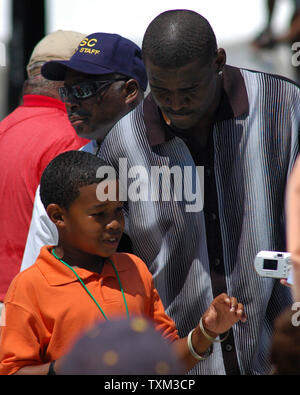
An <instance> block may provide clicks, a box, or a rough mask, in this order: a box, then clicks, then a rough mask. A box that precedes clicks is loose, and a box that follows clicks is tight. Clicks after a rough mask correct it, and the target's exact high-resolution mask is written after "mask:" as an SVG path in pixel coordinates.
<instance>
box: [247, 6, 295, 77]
mask: <svg viewBox="0 0 300 395" xmlns="http://www.w3.org/2000/svg"><path fill="white" fill-rule="evenodd" d="M276 3H278V0H266V5H267V22H266V26H265V28H264V29H263V31H262V32H261V33H259V35H258V36H257V37H256V38H255V39H254V40H253V41H252V43H251V44H252V46H253V47H254V48H256V49H258V50H263V49H271V48H274V47H275V46H276V45H279V44H289V45H290V46H292V45H293V44H294V43H297V42H300V0H292V3H293V14H292V17H291V20H290V24H289V28H288V29H287V30H286V31H285V32H284V33H281V34H276V33H275V31H274V29H273V28H272V22H273V19H274V12H275V9H276ZM299 46H300V43H299ZM292 49H293V48H292ZM297 49H299V47H297V48H296V50H297ZM293 50H294V49H293ZM294 67H295V73H296V76H295V79H296V81H297V82H298V83H300V66H299V65H298V66H294Z"/></svg>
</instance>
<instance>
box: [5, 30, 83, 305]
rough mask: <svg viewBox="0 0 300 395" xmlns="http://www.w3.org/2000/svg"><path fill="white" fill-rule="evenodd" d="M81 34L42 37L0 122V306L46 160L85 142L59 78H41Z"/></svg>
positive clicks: (65, 56)
mask: <svg viewBox="0 0 300 395" xmlns="http://www.w3.org/2000/svg"><path fill="white" fill-rule="evenodd" d="M84 37H85V35H84V34H81V33H78V32H73V31H63V30H59V31H56V32H54V33H51V34H49V35H47V36H46V37H44V38H43V39H42V40H41V41H40V42H39V43H38V44H37V45H36V46H35V48H34V50H33V52H32V54H31V57H30V59H29V63H28V65H27V74H28V79H27V80H26V81H25V82H24V89H23V91H24V95H23V98H22V104H21V105H20V106H19V107H17V108H16V109H15V110H14V111H13V112H12V113H11V114H9V115H8V116H7V117H6V118H5V119H3V120H2V121H1V122H0V152H1V155H0V168H1V181H0V199H1V203H2V204H1V209H0V225H1V239H0V304H1V306H2V302H3V300H4V296H5V294H6V291H7V289H8V286H9V284H10V282H11V280H12V278H13V277H14V276H15V275H16V274H17V273H18V272H19V270H20V266H21V261H22V257H23V252H24V248H25V243H26V238H27V233H28V229H29V225H30V219H31V213H32V207H33V201H34V196H35V192H36V189H37V186H38V185H39V182H40V177H41V174H42V172H43V171H44V169H45V167H46V166H47V164H48V163H49V162H50V161H51V160H52V159H53V158H54V157H55V156H56V155H58V154H59V153H61V152H63V151H68V150H72V149H78V148H80V147H82V146H83V145H84V144H86V143H87V142H88V141H89V140H87V139H83V138H81V137H79V136H77V134H76V132H75V130H74V128H73V127H72V125H71V123H70V121H69V119H68V116H67V111H66V106H65V104H64V103H63V102H62V101H61V100H60V97H59V94H58V88H59V87H61V86H62V83H60V82H56V81H55V82H53V81H49V80H46V79H45V78H44V77H43V76H42V75H41V67H42V65H43V64H44V63H45V62H47V61H49V60H64V59H69V58H70V57H71V56H72V54H73V53H74V51H75V49H76V48H77V46H78V45H79V43H80V41H81V40H82V39H83V38H84Z"/></svg>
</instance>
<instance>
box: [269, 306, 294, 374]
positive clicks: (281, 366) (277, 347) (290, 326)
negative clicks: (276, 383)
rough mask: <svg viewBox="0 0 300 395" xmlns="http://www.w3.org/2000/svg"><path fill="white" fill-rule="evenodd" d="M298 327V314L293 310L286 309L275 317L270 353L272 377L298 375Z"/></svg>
mask: <svg viewBox="0 0 300 395" xmlns="http://www.w3.org/2000/svg"><path fill="white" fill-rule="evenodd" d="M299 308H300V306H299V307H298V310H299ZM299 325H300V321H299V312H298V313H297V311H296V310H295V309H292V308H287V309H286V310H285V311H283V312H282V313H281V314H280V315H279V316H278V317H277V319H276V321H275V325H274V335H273V338H272V345H271V353H270V360H271V364H272V371H271V374H272V375H277V376H281V375H296V376H299V375H300V326H299Z"/></svg>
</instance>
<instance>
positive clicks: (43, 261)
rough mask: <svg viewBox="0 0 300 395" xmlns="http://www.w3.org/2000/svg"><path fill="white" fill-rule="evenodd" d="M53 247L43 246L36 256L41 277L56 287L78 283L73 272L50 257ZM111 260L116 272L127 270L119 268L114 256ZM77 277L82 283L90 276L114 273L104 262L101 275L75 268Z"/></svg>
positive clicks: (108, 275) (103, 275)
mask: <svg viewBox="0 0 300 395" xmlns="http://www.w3.org/2000/svg"><path fill="white" fill-rule="evenodd" d="M53 248H54V247H53V246H44V247H42V249H41V252H40V255H39V256H38V258H37V260H36V264H37V266H38V268H39V270H40V272H41V273H42V275H43V276H44V277H45V278H46V280H47V282H48V283H49V285H51V286H57V285H64V284H69V283H72V282H75V281H78V279H77V277H76V275H75V274H74V273H73V271H72V270H71V269H70V268H68V267H67V266H65V265H64V264H63V263H62V262H60V261H59V260H58V259H56V258H55V256H53V255H52V253H51V251H52V249H53ZM111 260H112V261H113V263H114V264H115V266H116V268H117V271H118V272H122V271H126V270H128V267H127V265H124V266H121V267H120V266H119V265H118V263H117V261H116V258H115V256H112V257H111ZM74 270H75V271H76V273H77V274H78V276H79V277H80V278H81V279H82V280H83V281H84V280H87V279H88V278H90V277H92V276H97V277H99V278H100V277H102V278H104V277H111V276H112V277H115V276H116V274H115V271H114V269H113V267H112V265H111V264H110V263H109V262H105V264H104V265H103V270H102V272H101V274H98V273H95V272H91V271H89V270H86V269H83V268H81V267H77V268H76V269H74Z"/></svg>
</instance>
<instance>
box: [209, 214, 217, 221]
mask: <svg viewBox="0 0 300 395" xmlns="http://www.w3.org/2000/svg"><path fill="white" fill-rule="evenodd" d="M210 218H211V220H212V221H216V219H217V214H215V213H211V214H210Z"/></svg>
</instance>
